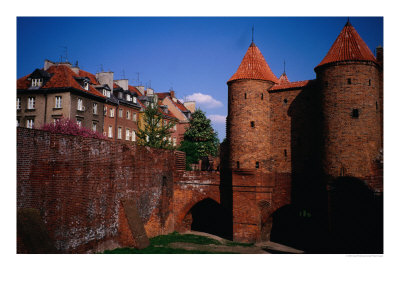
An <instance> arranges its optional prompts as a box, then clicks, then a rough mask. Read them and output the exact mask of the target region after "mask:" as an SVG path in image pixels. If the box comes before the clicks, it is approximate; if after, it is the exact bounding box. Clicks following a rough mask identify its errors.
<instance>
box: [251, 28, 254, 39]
mask: <svg viewBox="0 0 400 300" xmlns="http://www.w3.org/2000/svg"><path fill="white" fill-rule="evenodd" d="M251 43H254V25H253V27H252V28H251Z"/></svg>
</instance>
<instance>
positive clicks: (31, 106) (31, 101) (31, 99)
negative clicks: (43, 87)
mask: <svg viewBox="0 0 400 300" xmlns="http://www.w3.org/2000/svg"><path fill="white" fill-rule="evenodd" d="M28 109H35V97H29V98H28Z"/></svg>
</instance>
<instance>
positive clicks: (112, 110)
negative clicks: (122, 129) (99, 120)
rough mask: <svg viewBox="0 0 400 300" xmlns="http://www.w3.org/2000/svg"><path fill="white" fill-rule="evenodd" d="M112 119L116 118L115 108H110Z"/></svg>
mask: <svg viewBox="0 0 400 300" xmlns="http://www.w3.org/2000/svg"><path fill="white" fill-rule="evenodd" d="M110 118H114V108H110Z"/></svg>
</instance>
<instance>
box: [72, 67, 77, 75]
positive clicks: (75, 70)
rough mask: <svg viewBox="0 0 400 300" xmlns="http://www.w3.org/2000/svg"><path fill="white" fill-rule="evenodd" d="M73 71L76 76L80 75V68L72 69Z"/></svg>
mask: <svg viewBox="0 0 400 300" xmlns="http://www.w3.org/2000/svg"><path fill="white" fill-rule="evenodd" d="M71 70H72V71H74V72H75V74H76V75H79V67H78V66H75V67H71Z"/></svg>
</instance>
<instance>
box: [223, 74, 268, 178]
mask: <svg viewBox="0 0 400 300" xmlns="http://www.w3.org/2000/svg"><path fill="white" fill-rule="evenodd" d="M271 85H272V83H271V82H269V81H262V80H247V79H243V80H235V81H233V82H230V83H229V84H228V99H229V101H228V124H229V125H228V128H227V133H228V135H227V137H228V139H229V141H230V154H229V155H230V156H229V158H230V159H229V161H230V167H231V168H237V162H239V167H240V168H249V169H253V168H255V167H256V162H258V164H259V169H265V170H269V171H271V170H272V163H271V157H270V153H271V140H270V135H269V132H270V124H271V121H270V114H269V110H270V101H269V94H268V88H270V87H271Z"/></svg>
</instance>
